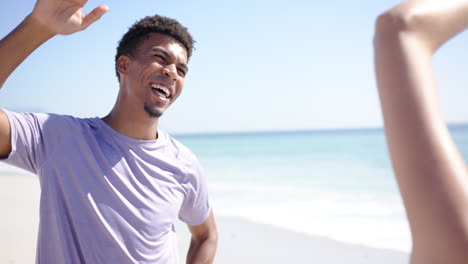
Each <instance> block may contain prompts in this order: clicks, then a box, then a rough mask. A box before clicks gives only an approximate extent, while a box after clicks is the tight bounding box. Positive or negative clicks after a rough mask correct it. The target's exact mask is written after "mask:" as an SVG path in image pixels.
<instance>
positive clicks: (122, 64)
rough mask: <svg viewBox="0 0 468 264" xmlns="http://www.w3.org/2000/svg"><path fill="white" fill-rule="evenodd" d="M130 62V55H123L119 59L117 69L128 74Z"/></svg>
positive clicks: (121, 73)
mask: <svg viewBox="0 0 468 264" xmlns="http://www.w3.org/2000/svg"><path fill="white" fill-rule="evenodd" d="M129 64H130V57H128V56H127V55H122V56H120V57H119V59H117V70H118V72H119V73H120V75H121V76H122V75H127V74H128V66H129Z"/></svg>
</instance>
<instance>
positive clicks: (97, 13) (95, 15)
mask: <svg viewBox="0 0 468 264" xmlns="http://www.w3.org/2000/svg"><path fill="white" fill-rule="evenodd" d="M107 11H109V7H108V6H106V5H102V6H98V7H96V8H94V10H93V11H91V12H89V13H88V14H86V15H84V16H83V23H82V30H83V29H86V28H87V27H89V26H90V25H91V24H92V23H94V22H96V21H97V20H98V19H99V18H101V17H102V16H103V15H104V14H105V13H106V12H107Z"/></svg>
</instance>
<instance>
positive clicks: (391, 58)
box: [374, 0, 468, 264]
mask: <svg viewBox="0 0 468 264" xmlns="http://www.w3.org/2000/svg"><path fill="white" fill-rule="evenodd" d="M467 27H468V0H410V1H407V2H404V3H402V4H400V5H398V6H396V7H394V8H392V9H391V10H389V11H387V12H385V13H384V14H382V15H381V16H380V17H379V18H378V20H377V25H376V34H375V39H374V47H375V66H376V73H377V82H378V87H379V94H380V100H381V104H382V111H383V115H384V122H385V131H386V136H387V142H388V144H389V150H390V155H391V158H392V163H393V168H394V171H395V174H396V176H397V181H398V184H399V187H400V192H401V194H402V196H403V201H404V204H405V207H406V212H407V215H408V219H409V223H410V227H411V232H412V238H413V253H412V263H413V264H420V263H451V264H457V263H460V264H461V263H466V261H467V260H468V209H467V208H468V169H467V166H466V164H465V162H464V160H463V157H462V156H461V154H460V153H459V151H458V150H457V147H456V145H455V144H454V142H453V140H452V138H451V136H450V133H449V131H448V129H447V126H446V125H445V122H444V120H443V117H442V114H441V111H440V109H439V102H438V98H437V94H436V84H435V80H434V76H433V70H432V55H433V54H434V53H435V51H436V50H437V49H438V48H439V47H440V46H441V45H442V44H444V43H445V42H446V41H448V40H449V39H450V38H452V37H453V36H455V35H457V34H459V33H460V32H462V31H463V30H465V29H466V28H467ZM463 70H466V69H463Z"/></svg>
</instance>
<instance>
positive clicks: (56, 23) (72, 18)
mask: <svg viewBox="0 0 468 264" xmlns="http://www.w3.org/2000/svg"><path fill="white" fill-rule="evenodd" d="M86 2H88V1H87V0H38V1H37V2H36V5H35V6H34V10H33V12H32V13H31V17H32V18H33V19H34V20H35V21H36V22H38V23H40V24H41V25H43V26H44V27H45V28H46V29H47V30H49V32H50V33H52V34H53V35H56V34H63V35H68V34H72V33H74V32H77V31H80V30H84V29H86V28H87V27H88V26H89V25H91V24H92V23H94V22H95V21H96V20H98V19H99V18H101V16H102V15H104V14H105V13H106V12H107V11H108V10H109V8H108V7H107V6H105V5H101V6H98V7H96V8H95V9H94V10H93V11H91V12H90V13H88V14H86V15H83V14H82V10H83V6H84V5H85V4H86Z"/></svg>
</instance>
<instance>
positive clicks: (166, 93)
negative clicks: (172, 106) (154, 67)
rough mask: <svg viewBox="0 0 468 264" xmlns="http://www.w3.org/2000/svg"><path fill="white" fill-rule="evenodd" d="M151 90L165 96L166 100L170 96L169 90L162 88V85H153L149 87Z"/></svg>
mask: <svg viewBox="0 0 468 264" xmlns="http://www.w3.org/2000/svg"><path fill="white" fill-rule="evenodd" d="M151 88H153V89H156V90H158V91H160V92H162V93H163V94H164V95H165V96H166V98H167V97H169V95H170V92H169V89H167V88H166V87H164V86H162V85H158V84H153V85H151Z"/></svg>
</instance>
